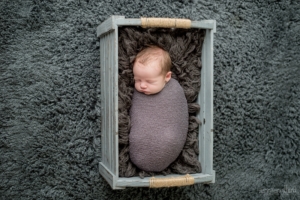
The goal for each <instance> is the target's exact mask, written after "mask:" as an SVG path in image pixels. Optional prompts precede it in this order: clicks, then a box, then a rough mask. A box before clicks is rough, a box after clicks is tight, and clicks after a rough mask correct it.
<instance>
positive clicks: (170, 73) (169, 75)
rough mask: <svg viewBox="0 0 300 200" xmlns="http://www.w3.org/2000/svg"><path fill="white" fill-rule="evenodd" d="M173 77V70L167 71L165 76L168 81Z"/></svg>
mask: <svg viewBox="0 0 300 200" xmlns="http://www.w3.org/2000/svg"><path fill="white" fill-rule="evenodd" d="M171 77H172V72H171V71H169V72H167V74H166V77H165V80H166V82H168V81H169V80H170V79H171Z"/></svg>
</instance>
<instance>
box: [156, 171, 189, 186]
mask: <svg viewBox="0 0 300 200" xmlns="http://www.w3.org/2000/svg"><path fill="white" fill-rule="evenodd" d="M194 183H195V180H194V177H192V176H190V175H189V174H187V175H185V176H180V177H171V178H155V177H152V178H150V188H160V187H175V186H186V185H193V184H194Z"/></svg>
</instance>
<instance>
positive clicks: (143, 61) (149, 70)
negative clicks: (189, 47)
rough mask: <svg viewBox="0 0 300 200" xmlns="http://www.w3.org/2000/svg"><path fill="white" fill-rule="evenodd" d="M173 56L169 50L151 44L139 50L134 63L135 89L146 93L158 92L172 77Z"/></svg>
mask: <svg viewBox="0 0 300 200" xmlns="http://www.w3.org/2000/svg"><path fill="white" fill-rule="evenodd" d="M171 66H172V62H171V58H170V55H169V53H168V52H167V51H165V50H163V49H161V48H159V47H157V46H150V47H147V48H145V49H143V50H142V51H141V52H139V53H138V54H137V56H136V58H135V61H134V64H133V75H134V81H135V89H136V90H137V91H139V92H142V93H144V94H147V95H150V94H156V93H158V92H160V91H161V90H162V89H163V88H164V86H165V84H166V83H167V82H168V81H169V80H170V79H171V74H172V72H171Z"/></svg>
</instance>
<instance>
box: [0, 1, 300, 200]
mask: <svg viewBox="0 0 300 200" xmlns="http://www.w3.org/2000/svg"><path fill="white" fill-rule="evenodd" d="M0 8H1V10H0V88H1V93H0V94H1V95H0V180H1V181H0V199H5V200H6V199H110V200H112V199H300V175H299V174H300V162H299V157H300V148H299V146H300V140H299V137H300V117H299V110H300V101H299V99H300V79H299V77H300V65H299V57H300V34H299V31H300V14H299V13H300V12H299V10H300V3H299V1H294V0H287V1H275V0H265V1H261V0H253V1H242V0H237V1H233V0H229V1H216V0H212V1H204V0H174V1H169V0H163V1H158V0H154V1H128V0H116V1H96V0H85V1H84V0H68V1H61V0H48V1H46V0H27V1H21V0H15V1H10V0H2V1H1V2H0ZM111 15H124V16H126V17H127V18H139V17H141V16H146V17H173V18H190V19H192V20H204V19H215V20H216V21H217V33H216V34H215V40H214V169H215V170H216V173H217V174H216V183H214V184H210V185H205V184H196V185H193V186H188V187H180V188H162V189H148V188H128V189H126V190H121V191H113V190H111V188H110V186H109V185H108V184H107V183H106V181H105V180H104V179H103V178H102V177H101V176H100V174H99V173H98V163H99V162H100V161H101V145H100V144H101V137H100V135H101V133H100V115H101V113H100V93H101V91H100V75H99V73H100V68H99V67H100V66H99V65H100V61H99V58H100V55H99V40H98V38H96V28H97V26H98V25H99V24H100V23H101V22H103V21H104V20H105V19H107V18H108V17H109V16H111Z"/></svg>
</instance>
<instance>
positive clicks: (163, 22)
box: [141, 17, 191, 29]
mask: <svg viewBox="0 0 300 200" xmlns="http://www.w3.org/2000/svg"><path fill="white" fill-rule="evenodd" d="M141 21H142V23H141V26H142V27H143V28H154V27H159V28H185V29H188V28H191V20H189V19H177V18H147V17H141Z"/></svg>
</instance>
